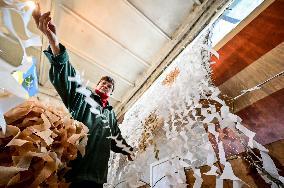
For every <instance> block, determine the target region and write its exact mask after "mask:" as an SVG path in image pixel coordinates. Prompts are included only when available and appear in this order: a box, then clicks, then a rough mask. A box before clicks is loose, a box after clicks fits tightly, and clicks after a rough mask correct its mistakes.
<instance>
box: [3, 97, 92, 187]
mask: <svg viewBox="0 0 284 188" xmlns="http://www.w3.org/2000/svg"><path fill="white" fill-rule="evenodd" d="M5 120H6V122H7V131H6V134H3V133H2V131H0V187H9V186H12V187H67V186H68V183H66V182H65V180H64V178H63V175H64V174H65V172H66V171H67V170H68V169H69V168H68V166H67V164H68V162H69V161H71V160H74V159H75V158H76V157H77V152H78V151H79V152H80V153H81V154H82V155H84V153H85V146H86V144H87V133H88V128H87V127H86V126H85V125H84V124H82V123H80V122H78V121H75V120H73V119H71V117H70V115H68V114H67V113H66V112H64V111H63V110H60V109H55V108H53V107H46V106H44V105H43V104H41V103H39V102H37V101H27V102H24V103H23V104H21V105H19V106H17V107H15V108H13V109H11V110H10V111H8V112H7V113H6V114H5Z"/></svg>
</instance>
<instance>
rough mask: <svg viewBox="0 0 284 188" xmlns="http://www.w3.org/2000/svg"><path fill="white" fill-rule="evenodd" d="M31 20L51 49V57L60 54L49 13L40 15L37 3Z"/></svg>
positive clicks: (54, 28)
mask: <svg viewBox="0 0 284 188" xmlns="http://www.w3.org/2000/svg"><path fill="white" fill-rule="evenodd" d="M32 15H33V18H34V20H35V23H36V25H37V28H38V29H39V30H40V31H41V32H42V33H43V34H44V35H46V37H47V39H48V41H49V44H50V47H51V49H52V52H53V55H57V54H59V53H60V48H59V42H58V38H57V36H56V27H55V25H54V24H53V23H52V20H51V17H50V12H46V13H44V14H41V11H40V5H39V3H37V4H36V8H35V9H34V11H33V14H32Z"/></svg>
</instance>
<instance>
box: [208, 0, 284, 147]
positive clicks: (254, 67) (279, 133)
mask: <svg viewBox="0 0 284 188" xmlns="http://www.w3.org/2000/svg"><path fill="white" fill-rule="evenodd" d="M262 6H265V9H264V10H261V9H262V7H260V8H259V9H257V10H255V11H254V12H253V13H252V14H251V15H250V16H249V17H253V19H250V18H248V19H246V20H244V21H243V22H244V23H241V24H240V26H238V27H242V29H236V30H238V32H236V31H232V33H230V34H229V35H228V36H229V38H230V39H228V37H227V38H226V43H225V44H223V45H222V46H220V45H217V46H218V48H219V50H218V53H219V54H220V60H219V61H218V63H216V64H214V65H213V66H212V69H213V80H214V82H215V84H216V85H217V86H218V87H219V88H220V90H221V92H222V93H223V94H225V95H228V96H229V97H230V98H234V97H236V96H238V95H239V94H240V92H241V91H242V90H244V89H249V88H251V87H254V86H256V85H257V84H259V83H262V82H264V81H265V80H267V79H269V78H270V77H273V76H274V75H276V74H278V73H280V72H282V71H284V14H283V10H284V0H275V1H270V2H268V1H267V2H266V4H265V3H264V4H263V5H262ZM259 10H261V11H259ZM244 24H245V25H244ZM215 60H216V59H215ZM234 112H235V113H236V114H237V115H239V116H240V117H241V118H242V119H243V122H244V124H245V125H246V126H247V127H249V128H250V129H251V130H252V131H254V132H256V140H257V141H258V142H260V143H262V144H269V143H272V142H275V141H278V140H281V139H284V134H283V133H284V76H280V77H278V78H276V79H274V80H272V81H270V82H268V83H267V84H265V85H264V86H263V87H262V89H260V90H256V91H254V92H251V93H248V94H246V95H243V96H242V97H240V98H238V99H237V100H235V101H234Z"/></svg>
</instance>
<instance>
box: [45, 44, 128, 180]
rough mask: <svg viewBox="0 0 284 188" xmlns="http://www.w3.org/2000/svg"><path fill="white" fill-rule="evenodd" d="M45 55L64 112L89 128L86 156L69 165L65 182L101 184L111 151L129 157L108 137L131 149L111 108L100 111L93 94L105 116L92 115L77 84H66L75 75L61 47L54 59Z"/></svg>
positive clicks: (49, 54) (98, 98)
mask: <svg viewBox="0 0 284 188" xmlns="http://www.w3.org/2000/svg"><path fill="white" fill-rule="evenodd" d="M44 53H45V55H46V56H47V58H48V60H49V62H50V64H51V68H50V71H49V78H50V81H51V83H52V84H53V86H54V87H55V89H56V90H57V92H58V94H59V95H60V97H61V99H62V101H63V103H64V104H65V106H66V108H67V109H68V110H69V112H70V113H71V115H72V117H73V118H74V119H76V120H78V121H80V122H82V123H84V124H85V125H86V126H87V127H88V128H89V135H88V143H87V146H86V153H85V156H84V157H82V156H81V155H78V157H77V159H76V160H74V161H72V163H71V167H72V169H71V170H70V171H69V172H68V173H67V174H66V176H65V177H66V179H67V181H71V182H80V181H83V180H88V181H94V182H96V183H98V184H103V183H105V182H106V180H107V172H108V160H109V156H110V150H112V151H114V152H116V153H122V154H125V155H127V154H128V153H127V152H125V151H123V150H122V148H120V147H118V146H116V142H115V140H112V139H110V138H107V137H108V136H111V133H112V135H113V136H116V135H118V139H119V140H122V143H123V144H124V145H126V146H128V147H130V146H129V145H127V143H126V142H125V140H124V139H123V138H122V136H121V132H120V130H119V128H118V126H117V120H116V117H115V113H114V111H113V108H112V106H110V105H109V104H108V105H107V106H106V107H105V108H103V107H102V103H101V100H100V97H99V96H98V95H96V94H94V93H92V95H91V97H92V98H93V99H94V100H95V101H96V102H97V103H98V104H100V105H98V106H97V109H98V110H100V112H101V113H102V114H103V115H104V116H103V117H102V116H97V115H95V114H93V113H91V111H90V107H91V106H90V105H89V104H88V103H87V102H85V96H84V95H82V94H80V93H77V92H76V88H78V87H79V86H80V85H79V84H78V83H76V82H70V81H68V77H69V76H70V77H74V76H75V75H76V71H75V69H74V68H73V66H72V65H71V64H70V62H69V57H68V53H67V51H66V49H65V47H64V46H63V45H61V44H60V54H59V55H57V56H53V54H52V51H51V49H50V48H48V49H47V50H45V51H44ZM103 120H107V121H103ZM106 122H108V125H109V126H110V129H109V128H105V125H106ZM110 131H111V132H110ZM131 150H132V148H131Z"/></svg>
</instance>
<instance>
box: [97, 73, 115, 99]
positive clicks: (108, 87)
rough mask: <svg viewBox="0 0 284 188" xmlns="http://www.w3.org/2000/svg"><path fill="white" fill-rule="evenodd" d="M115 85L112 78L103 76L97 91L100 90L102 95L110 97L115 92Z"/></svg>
mask: <svg viewBox="0 0 284 188" xmlns="http://www.w3.org/2000/svg"><path fill="white" fill-rule="evenodd" d="M114 84H115V82H114V80H113V79H112V78H111V77H109V76H103V77H102V78H101V79H100V81H99V83H98V84H97V86H96V88H95V89H97V90H99V91H100V92H102V93H105V94H107V95H110V94H111V93H112V92H113V90H114Z"/></svg>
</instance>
